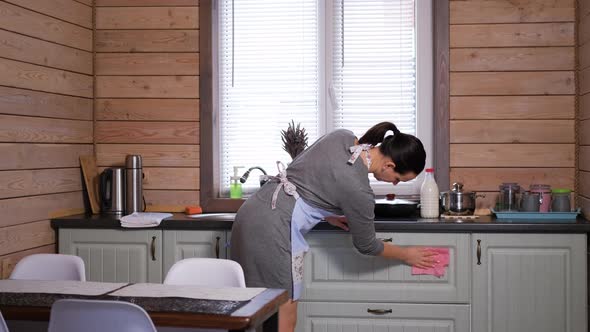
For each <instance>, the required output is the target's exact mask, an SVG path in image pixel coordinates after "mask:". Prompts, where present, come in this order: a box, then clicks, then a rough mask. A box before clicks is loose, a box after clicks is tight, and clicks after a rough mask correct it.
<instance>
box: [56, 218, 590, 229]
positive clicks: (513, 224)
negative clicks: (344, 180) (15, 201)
mask: <svg viewBox="0 0 590 332" xmlns="http://www.w3.org/2000/svg"><path fill="white" fill-rule="evenodd" d="M234 217H235V214H233V213H219V214H217V213H216V214H203V215H199V217H198V218H191V217H188V216H187V215H185V214H183V213H174V214H173V216H172V217H170V218H167V219H164V220H163V221H162V223H161V224H160V225H159V226H158V227H154V228H155V229H168V230H185V229H186V230H220V229H222V230H230V229H231V226H232V223H233V220H234ZM51 226H52V227H53V228H54V229H59V228H96V229H124V230H130V231H133V230H137V229H148V228H123V227H121V225H120V222H119V220H118V219H116V218H115V217H113V216H101V215H84V214H80V215H73V216H68V217H61V218H54V219H51ZM334 230H340V229H339V228H336V227H333V226H331V225H330V224H328V223H320V224H318V225H317V226H316V227H314V228H313V230H312V231H313V232H317V231H334ZM375 230H376V231H377V232H429V233H433V232H434V233H473V232H478V233H482V232H483V233H486V232H487V233H589V232H590V222H588V220H585V219H583V218H578V219H577V220H576V222H575V223H572V222H571V220H570V221H568V222H565V221H564V220H557V221H554V222H551V223H549V222H547V221H535V220H510V219H503V220H502V222H499V221H498V219H496V218H494V217H492V216H484V217H480V218H478V219H476V220H475V221H470V220H465V221H459V222H457V221H452V220H443V219H423V218H420V217H417V218H412V217H409V218H401V219H387V220H376V221H375Z"/></svg>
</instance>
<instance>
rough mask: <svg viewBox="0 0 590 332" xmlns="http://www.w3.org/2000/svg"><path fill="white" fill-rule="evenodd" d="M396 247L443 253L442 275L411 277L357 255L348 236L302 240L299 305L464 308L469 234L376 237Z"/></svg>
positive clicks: (395, 264) (388, 263) (403, 269)
mask: <svg viewBox="0 0 590 332" xmlns="http://www.w3.org/2000/svg"><path fill="white" fill-rule="evenodd" d="M377 237H378V238H381V239H382V240H385V241H391V242H392V243H394V244H397V245H411V246H429V247H437V248H446V249H448V250H449V259H450V262H449V266H448V267H446V268H445V273H444V275H443V276H440V277H435V276H432V275H413V274H412V267H410V266H407V265H405V264H403V263H402V262H400V261H397V260H392V259H385V258H382V257H373V256H366V255H362V254H360V253H359V252H358V251H357V250H356V249H354V247H353V245H352V239H351V236H350V235H347V234H343V233H341V232H325V233H324V232H317V233H311V234H309V235H308V236H307V241H308V243H309V246H310V251H309V252H308V253H307V254H306V255H305V267H304V291H303V295H302V301H326V302H329V301H342V302H357V301H362V302H413V303H469V299H470V294H469V291H470V283H469V278H470V276H469V274H470V269H471V265H470V258H469V254H470V237H469V234H451V233H449V234H432V233H377Z"/></svg>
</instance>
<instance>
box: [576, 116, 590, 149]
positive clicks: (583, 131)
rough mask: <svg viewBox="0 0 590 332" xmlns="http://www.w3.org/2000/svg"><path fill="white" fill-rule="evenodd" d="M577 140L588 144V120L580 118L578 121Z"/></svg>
mask: <svg viewBox="0 0 590 332" xmlns="http://www.w3.org/2000/svg"><path fill="white" fill-rule="evenodd" d="M579 135H580V137H579V140H578V144H580V145H590V120H582V121H580V122H579Z"/></svg>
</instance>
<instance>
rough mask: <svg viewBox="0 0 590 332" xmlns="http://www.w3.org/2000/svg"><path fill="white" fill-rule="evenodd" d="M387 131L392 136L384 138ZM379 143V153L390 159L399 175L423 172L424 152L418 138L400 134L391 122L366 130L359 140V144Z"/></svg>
mask: <svg viewBox="0 0 590 332" xmlns="http://www.w3.org/2000/svg"><path fill="white" fill-rule="evenodd" d="M389 130H391V131H393V135H388V136H387V137H384V136H385V133H387V132H388V131H389ZM379 143H381V145H380V146H379V151H380V152H381V153H382V154H383V155H385V156H387V157H389V158H391V160H392V161H393V162H394V163H395V171H396V172H398V173H399V174H406V173H408V172H414V173H415V174H416V175H418V174H420V172H422V170H424V165H425V164H426V151H424V145H422V142H420V140H419V139H418V137H416V136H413V135H409V134H404V133H402V132H400V131H399V129H397V127H396V126H395V125H394V124H393V123H391V122H381V123H378V124H376V125H374V126H373V127H371V128H370V129H369V130H367V132H366V133H365V134H364V135H363V137H361V138H360V139H359V144H372V145H377V144H379Z"/></svg>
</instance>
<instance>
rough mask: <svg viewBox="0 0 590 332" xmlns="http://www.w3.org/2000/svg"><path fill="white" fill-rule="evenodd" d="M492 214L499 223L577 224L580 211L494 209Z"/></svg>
mask: <svg viewBox="0 0 590 332" xmlns="http://www.w3.org/2000/svg"><path fill="white" fill-rule="evenodd" d="M492 213H494V214H495V215H496V218H497V222H550V223H575V222H576V218H577V217H578V214H580V209H579V208H578V209H577V210H574V211H571V212H518V211H496V210H494V209H492ZM514 220H518V221H514Z"/></svg>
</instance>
